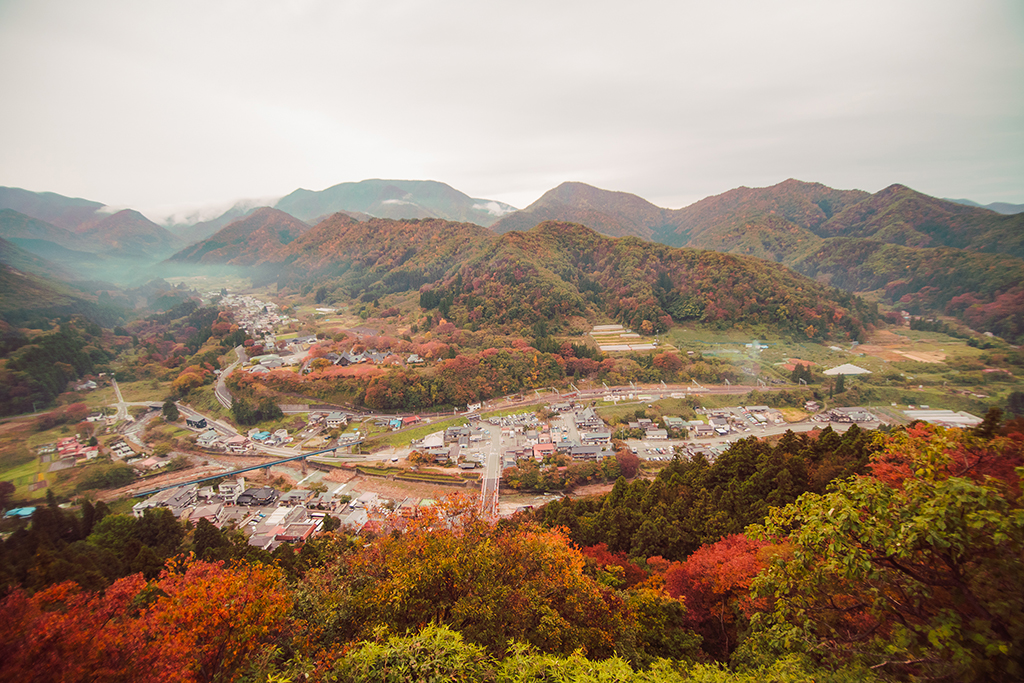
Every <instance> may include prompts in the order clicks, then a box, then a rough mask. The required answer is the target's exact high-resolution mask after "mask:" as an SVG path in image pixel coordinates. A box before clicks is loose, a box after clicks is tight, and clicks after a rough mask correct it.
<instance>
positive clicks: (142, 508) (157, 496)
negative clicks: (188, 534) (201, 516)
mask: <svg viewBox="0 0 1024 683" xmlns="http://www.w3.org/2000/svg"><path fill="white" fill-rule="evenodd" d="M198 490H199V489H198V487H197V486H196V485H195V484H192V485H191V486H179V487H178V488H173V489H167V490H166V491H159V492H158V493H154V494H153V495H152V496H150V497H149V498H147V499H146V500H143V501H140V502H138V503H136V504H135V505H134V506H133V507H132V514H133V515H135V516H136V517H140V518H141V517H142V516H143V515H145V513H146V510H149V509H150V508H158V507H165V508H167V509H169V510H170V511H171V514H172V515H174V517H175V518H178V517H181V515H182V513H183V512H184V511H185V510H186V509H187V508H189V507H191V506H192V505H193V504H194V503H195V502H196V494H197V492H198Z"/></svg>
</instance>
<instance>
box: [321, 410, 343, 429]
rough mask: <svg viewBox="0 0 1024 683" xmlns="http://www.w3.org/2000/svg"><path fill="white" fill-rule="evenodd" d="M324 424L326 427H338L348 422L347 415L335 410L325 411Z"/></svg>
mask: <svg viewBox="0 0 1024 683" xmlns="http://www.w3.org/2000/svg"><path fill="white" fill-rule="evenodd" d="M326 424H327V428H328V429H340V428H341V427H344V426H345V425H347V424H348V416H347V415H345V413H341V412H338V411H337V410H335V411H333V412H330V413H327V420H326Z"/></svg>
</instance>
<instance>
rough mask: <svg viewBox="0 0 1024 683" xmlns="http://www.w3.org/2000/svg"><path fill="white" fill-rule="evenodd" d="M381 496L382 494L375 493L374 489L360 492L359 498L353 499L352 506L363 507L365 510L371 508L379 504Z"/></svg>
mask: <svg viewBox="0 0 1024 683" xmlns="http://www.w3.org/2000/svg"><path fill="white" fill-rule="evenodd" d="M379 498H380V495H378V494H376V493H373V492H372V491H371V492H369V493H363V494H360V495H359V497H358V498H356V499H355V500H353V501H352V507H354V508H357V509H359V508H362V509H364V510H365V509H369V508H372V507H374V506H376V505H377V501H378V499H379Z"/></svg>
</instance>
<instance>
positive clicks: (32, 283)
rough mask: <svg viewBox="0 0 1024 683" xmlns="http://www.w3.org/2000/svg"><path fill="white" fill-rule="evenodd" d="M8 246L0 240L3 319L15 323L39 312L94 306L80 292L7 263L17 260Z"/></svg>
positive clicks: (56, 312)
mask: <svg viewBox="0 0 1024 683" xmlns="http://www.w3.org/2000/svg"><path fill="white" fill-rule="evenodd" d="M12 247H13V245H11V244H10V243H9V242H6V241H5V240H0V315H2V316H3V318H4V320H5V321H7V322H9V323H18V322H21V321H23V320H25V319H27V318H30V317H32V316H33V314H35V313H40V312H41V313H43V314H45V315H51V314H52V315H61V314H64V315H66V314H69V313H75V312H77V313H87V312H91V309H92V308H94V306H93V304H92V303H90V302H89V301H88V299H87V298H86V297H85V296H83V295H82V293H81V292H79V291H77V290H74V289H72V288H70V287H68V286H67V285H65V284H64V283H61V282H57V281H56V280H53V279H51V278H48V277H45V276H43V275H40V274H37V273H33V272H29V271H27V270H22V269H20V268H17V267H14V266H11V265H8V263H7V260H8V259H12V260H15V261H17V260H18V259H17V257H15V256H14V252H13V251H12ZM13 248H14V249H15V250H16V249H17V247H13ZM19 251H20V250H19ZM22 253H23V252H22Z"/></svg>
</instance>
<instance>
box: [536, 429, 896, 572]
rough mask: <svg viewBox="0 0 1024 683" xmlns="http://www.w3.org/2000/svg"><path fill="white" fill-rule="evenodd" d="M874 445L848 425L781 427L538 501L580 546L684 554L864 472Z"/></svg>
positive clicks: (544, 516)
mask: <svg viewBox="0 0 1024 683" xmlns="http://www.w3.org/2000/svg"><path fill="white" fill-rule="evenodd" d="M876 449H877V446H876V445H875V442H874V435H873V434H872V433H871V432H866V431H864V430H862V429H859V428H858V427H857V426H856V425H853V426H851V427H850V429H848V430H847V431H846V432H844V433H842V434H838V433H836V432H834V431H832V429H831V427H826V428H825V429H824V430H822V431H821V432H817V433H816V432H804V433H802V434H800V435H796V434H794V433H793V432H786V434H785V435H784V436H783V437H782V438H781V439H780V440H779V441H778V443H776V444H771V443H769V442H767V441H760V440H758V439H756V438H753V437H751V438H748V439H743V440H741V441H738V442H737V443H735V444H733V445H732V446H731V447H730V448H729V449H728V450H727V451H726V452H725V453H723V454H722V455H720V456H718V457H717V458H715V460H714V461H713V462H711V461H708V460H707V459H706V458H704V457H703V456H700V455H698V456H696V457H694V458H690V459H677V460H675V461H673V462H671V463H669V464H668V466H666V467H665V468H663V469H662V470H661V471H660V472H659V473H658V476H657V477H656V478H655V479H654V480H653V481H650V480H646V479H638V480H636V481H633V482H627V481H626V480H625V479H620V480H619V481H617V482H616V483H615V488H614V489H612V492H611V493H609V494H608V495H607V496H603V497H600V498H586V499H582V500H572V499H570V498H565V499H563V500H561V501H554V502H552V503H549V504H548V505H546V506H544V507H543V508H540V509H539V510H538V511H537V513H536V515H537V519H538V521H541V522H542V523H543V524H544V525H545V526H548V527H554V526H560V527H565V528H566V529H568V530H569V536H570V538H572V539H573V541H575V542H576V543H578V544H579V545H581V546H593V545H597V544H599V543H604V544H606V545H607V547H608V549H609V550H611V551H612V552H622V553H625V554H626V555H628V556H629V557H632V558H635V559H638V560H644V559H646V558H649V557H653V556H659V557H663V558H665V559H667V560H682V559H684V558H685V557H687V556H688V555H690V554H691V553H693V552H694V551H695V550H697V549H698V548H700V547H701V546H702V545H704V544H707V543H714V542H715V541H717V540H718V539H720V538H722V537H724V536H729V535H731V534H738V533H741V532H742V531H743V530H744V529H745V528H746V527H747V526H748V525H750V524H756V523H760V522H761V521H763V520H764V518H765V515H767V514H768V510H769V508H771V507H773V506H783V505H787V504H788V503H791V502H793V501H794V500H796V499H797V498H798V497H799V496H800V495H801V494H803V493H805V492H808V491H810V492H814V493H824V492H825V490H826V489H827V487H828V484H829V482H831V481H832V480H834V479H837V478H842V477H845V476H849V475H851V474H856V473H859V472H862V471H863V470H864V467H865V466H866V464H867V462H868V459H869V457H870V456H871V454H872V453H873V452H874V451H875V450H876Z"/></svg>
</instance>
